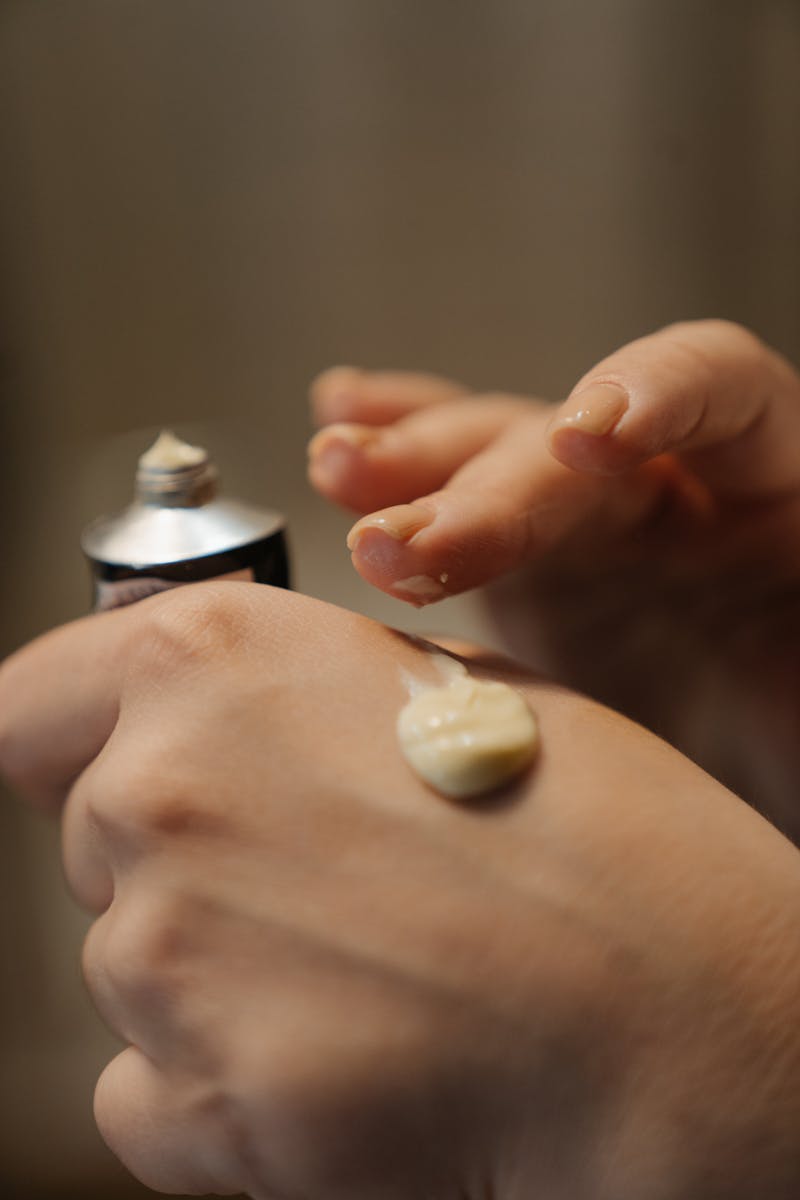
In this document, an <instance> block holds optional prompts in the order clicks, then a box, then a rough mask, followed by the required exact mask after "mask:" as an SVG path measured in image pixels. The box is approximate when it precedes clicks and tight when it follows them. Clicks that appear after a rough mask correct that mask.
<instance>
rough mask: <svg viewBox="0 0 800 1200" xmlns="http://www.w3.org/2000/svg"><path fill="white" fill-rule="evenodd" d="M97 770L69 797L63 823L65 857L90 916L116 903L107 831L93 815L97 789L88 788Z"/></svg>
mask: <svg viewBox="0 0 800 1200" xmlns="http://www.w3.org/2000/svg"><path fill="white" fill-rule="evenodd" d="M101 757H102V752H101ZM94 770H95V767H94V766H91V767H89V770H88V772H84V774H83V775H82V776H81V778H80V779H79V781H78V783H77V784H76V785H75V787H73V788H72V789H71V791H70V793H69V795H68V797H67V801H66V804H65V805H64V811H63V816H62V820H61V857H62V861H63V864H64V874H65V876H66V880H67V884H68V886H69V889H70V891H71V892H72V894H73V896H74V897H75V899H76V900H77V901H78V903H79V904H80V905H81V907H82V908H85V909H87V910H88V911H89V912H93V913H101V912H105V910H106V909H107V908H108V906H109V905H110V904H111V902H112V900H113V899H114V875H113V871H112V867H111V862H110V859H109V854H108V849H107V846H106V840H105V837H104V836H103V831H102V829H101V828H100V827H99V825H98V822H97V821H96V820H95V818H94V813H93V811H92V810H93V805H92V797H93V788H92V787H91V786H86V778H87V775H91V774H92V773H93V772H94Z"/></svg>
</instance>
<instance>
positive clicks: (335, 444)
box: [306, 422, 377, 507]
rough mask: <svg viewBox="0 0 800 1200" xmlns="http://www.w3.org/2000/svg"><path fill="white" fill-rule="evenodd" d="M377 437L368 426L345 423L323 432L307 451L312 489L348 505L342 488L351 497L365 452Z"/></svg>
mask: <svg viewBox="0 0 800 1200" xmlns="http://www.w3.org/2000/svg"><path fill="white" fill-rule="evenodd" d="M376 436H377V435H376V433H375V431H374V430H373V429H370V428H368V427H366V426H362V425H356V424H346V423H343V422H339V423H337V424H335V425H328V426H326V428H324V429H321V430H320V431H319V433H316V434H315V435H314V437H312V439H311V441H310V442H309V443H308V446H307V448H306V452H307V455H308V478H309V480H310V481H311V483H312V484H313V486H314V487H315V488H316V489H317V490H318V491H320V492H322V494H323V495H325V496H328V497H330V498H332V499H336V500H339V499H343V502H345V503H348V502H349V501H348V499H347V497H344V494H343V489H344V491H346V492H347V493H348V496H349V492H350V490H351V485H352V484H353V481H354V477H355V474H356V472H357V469H358V466H359V465H360V464H361V462H362V459H363V452H364V450H365V449H366V447H367V446H368V445H369V444H370V443H371V442H373V441H374V440H375V438H376ZM340 493H342V496H340ZM356 507H358V505H356Z"/></svg>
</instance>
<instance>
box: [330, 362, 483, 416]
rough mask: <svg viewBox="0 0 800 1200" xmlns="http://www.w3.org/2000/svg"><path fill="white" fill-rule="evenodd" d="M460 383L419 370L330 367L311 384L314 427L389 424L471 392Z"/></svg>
mask: <svg viewBox="0 0 800 1200" xmlns="http://www.w3.org/2000/svg"><path fill="white" fill-rule="evenodd" d="M468 390H469V389H468V388H465V387H463V386H462V384H460V383H454V382H453V381H452V380H450V379H444V378H442V376H440V375H428V374H424V373H423V372H418V371H362V370H359V369H358V368H356V367H331V368H330V369H329V370H327V371H323V372H322V374H321V375H318V376H317V378H316V379H315V380H314V382H313V383H312V384H311V389H310V392H311V413H312V417H313V420H314V423H315V425H330V424H332V423H333V422H339V421H348V422H350V421H353V422H356V423H360V424H362V425H387V424H389V422H391V421H396V420H397V418H398V417H402V416H405V414H406V413H409V412H414V411H415V410H416V409H418V408H425V407H427V406H428V405H429V404H441V403H443V402H444V401H447V400H454V399H455V398H456V397H458V396H465V395H467V393H468Z"/></svg>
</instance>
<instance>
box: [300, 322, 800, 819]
mask: <svg viewBox="0 0 800 1200" xmlns="http://www.w3.org/2000/svg"><path fill="white" fill-rule="evenodd" d="M312 402H313V409H314V414H315V417H316V420H317V422H318V423H319V424H320V425H321V426H323V429H322V430H321V432H320V433H319V434H318V435H317V436H316V438H314V439H313V441H312V443H311V446H310V478H311V480H312V482H313V483H314V485H315V486H316V487H317V488H318V489H319V490H320V491H321V492H322V493H323V494H324V495H325V496H327V497H328V498H330V499H332V500H334V501H335V502H337V503H339V504H341V505H344V506H345V507H348V508H350V509H353V510H354V511H356V512H358V513H360V514H364V515H363V516H362V519H361V520H360V521H359V522H358V523H357V524H356V525H355V527H354V528H353V530H352V532H351V535H350V538H349V544H350V548H351V552H352V558H353V563H354V566H355V568H356V570H357V571H359V572H360V573H361V575H363V577H364V578H365V579H366V580H368V581H369V582H370V583H372V584H374V585H375V586H376V587H379V588H382V589H383V590H384V591H387V592H389V593H390V594H391V595H394V596H397V597H398V598H400V599H404V600H407V601H409V602H411V603H413V604H421V603H431V602H435V601H436V600H437V599H441V598H443V597H444V596H446V595H454V594H457V593H458V592H461V591H465V590H467V589H469V588H473V587H475V586H477V585H486V584H492V587H491V588H490V590H489V599H490V602H491V603H492V605H493V608H494V611H495V613H496V615H497V617H498V620H499V622H500V625H501V628H502V630H503V632H504V633H505V635H506V638H507V644H508V646H509V648H510V649H511V651H512V652H513V653H514V655H515V657H518V658H520V659H522V660H523V661H526V662H530V663H532V664H533V665H535V666H536V667H537V668H539V669H541V670H544V671H546V672H547V673H549V674H553V675H554V676H555V677H556V678H558V679H559V680H561V681H563V682H566V683H569V684H570V685H571V686H574V687H577V688H579V689H580V690H582V691H587V692H588V693H589V694H591V695H593V696H595V697H596V698H598V699H600V700H602V701H604V702H605V703H607V704H610V705H611V706H612V707H614V708H617V709H619V710H621V711H624V712H626V713H628V715H630V716H633V717H634V718H635V719H637V720H639V721H641V722H643V723H644V724H646V725H647V726H648V727H649V728H651V729H654V730H655V731H656V732H658V733H659V734H661V735H662V736H664V737H666V738H668V740H670V741H671V742H672V743H673V744H675V745H677V746H678V747H679V748H680V749H681V750H683V751H684V752H685V753H687V754H689V755H690V756H691V757H692V758H694V759H695V761H697V762H699V763H700V764H701V765H703V766H704V767H705V768H706V769H708V770H709V771H711V772H712V773H713V774H714V775H715V776H716V777H717V778H719V779H721V780H722V781H723V782H725V783H726V784H728V786H731V787H732V788H733V789H734V790H735V791H737V792H738V793H739V794H740V795H743V796H745V797H746V798H747V799H748V801H750V802H751V803H754V804H756V805H757V806H758V807H759V808H760V809H761V811H763V812H765V813H766V814H768V815H769V816H770V818H771V819H772V820H773V821H775V822H776V823H777V824H778V825H779V826H780V827H781V828H782V829H783V830H784V831H785V832H787V833H788V834H789V835H790V836H793V837H795V838H797V837H798V836H800V809H799V808H798V804H797V779H798V774H799V773H800V749H798V747H800V739H798V736H797V731H798V728H800V689H798V686H797V680H798V677H800V552H798V546H800V378H798V374H797V372H796V371H795V369H794V368H793V367H792V366H791V364H789V363H788V362H787V361H786V360H785V359H784V358H782V357H781V356H780V355H779V354H778V353H777V352H776V351H774V350H772V349H771V348H770V347H768V346H766V345H765V344H764V343H763V342H761V341H760V340H759V339H758V338H756V337H755V336H754V335H753V334H752V333H750V332H749V331H747V330H745V329H742V328H741V327H739V326H736V325H733V324H731V323H729V322H725V321H697V322H693V323H683V324H679V325H673V326H670V327H668V328H666V329H664V330H661V331H660V332H658V333H656V334H654V335H651V336H649V337H645V338H642V339H640V340H639V341H636V342H632V343H631V344H630V345H628V346H625V347H623V348H622V349H621V350H619V351H617V352H616V353H614V354H612V355H610V356H609V357H608V358H606V359H604V360H603V361H602V362H600V363H599V364H597V366H595V367H594V368H592V370H590V371H589V372H587V374H586V375H585V376H584V377H583V378H582V379H581V380H580V381H579V382H578V384H577V385H576V386H575V388H574V389H573V391H572V393H571V394H570V396H569V397H568V398H567V399H566V401H564V402H563V403H562V404H559V405H553V404H546V403H544V402H543V401H537V400H531V399H528V398H523V397H517V396H508V395H504V394H496V395H491V396H480V395H473V394H470V393H469V391H468V389H466V388H464V387H461V386H460V385H457V384H453V383H450V382H449V381H445V380H441V379H438V378H437V377H433V376H424V375H415V374H412V373H398V372H391V373H389V372H367V371H358V370H354V369H353V368H334V369H333V370H331V371H327V372H325V373H324V374H323V375H322V376H320V377H319V379H318V380H317V381H316V382H315V384H314V387H313V389H312ZM409 580H410V581H411V585H410V587H409V586H408V581H409ZM423 581H427V586H426V584H425V583H423Z"/></svg>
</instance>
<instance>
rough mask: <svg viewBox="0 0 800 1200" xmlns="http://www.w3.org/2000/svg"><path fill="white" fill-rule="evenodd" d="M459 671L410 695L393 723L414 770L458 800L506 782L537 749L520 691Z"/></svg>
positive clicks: (536, 735) (532, 722)
mask: <svg viewBox="0 0 800 1200" xmlns="http://www.w3.org/2000/svg"><path fill="white" fill-rule="evenodd" d="M458 665H459V666H461V664H458ZM462 672H463V667H462V668H461V672H459V673H458V674H456V675H455V676H454V677H453V678H451V679H450V681H449V682H448V683H447V685H446V686H444V687H427V688H423V689H421V690H419V691H417V692H416V694H412V696H411V699H410V700H409V701H408V703H407V704H406V705H405V707H404V708H403V709H401V711H400V715H399V717H398V719H397V737H398V740H399V742H400V748H401V750H402V752H403V754H404V756H405V758H406V761H407V762H408V763H409V765H410V766H411V768H412V770H414V771H415V772H416V774H417V775H419V776H420V777H421V778H422V779H424V780H425V782H426V783H428V784H430V786H431V787H433V788H435V789H436V791H437V792H441V793H442V795H444V796H448V797H450V798H452V799H456V800H466V799H471V798H473V797H475V796H481V795H483V794H485V793H486V792H490V791H494V790H495V789H496V788H498V787H501V786H502V785H503V784H506V783H509V782H510V781H511V780H512V779H514V778H516V776H518V775H520V774H521V773H522V772H523V771H524V770H525V769H526V768H527V767H528V766H530V764H531V763H532V762H533V760H534V758H535V757H536V753H537V751H538V748H539V730H538V725H537V723H536V718H535V717H534V715H533V713H532V712H531V710H530V708H529V707H528V704H527V702H526V700H525V698H524V697H523V696H522V695H521V694H520V693H519V692H518V691H515V689H514V688H512V687H509V686H508V684H506V683H499V682H497V681H494V680H478V679H472V678H471V677H470V676H468V675H467V674H466V673H465V672H463V673H462Z"/></svg>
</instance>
